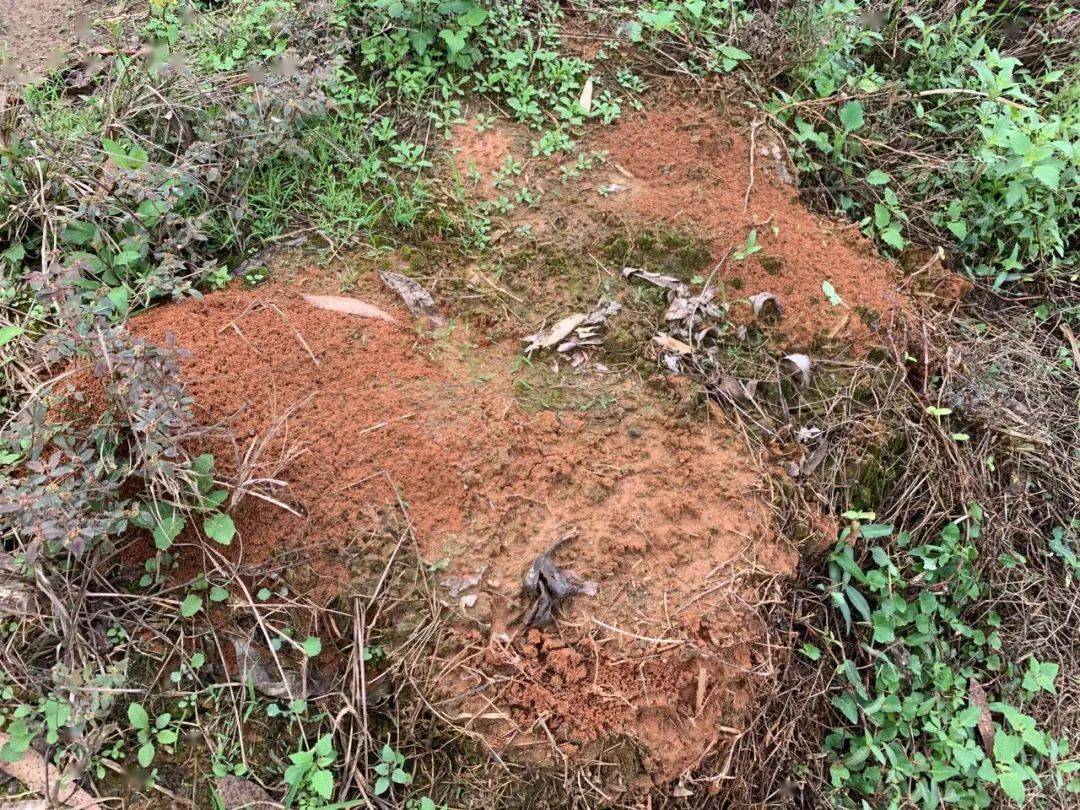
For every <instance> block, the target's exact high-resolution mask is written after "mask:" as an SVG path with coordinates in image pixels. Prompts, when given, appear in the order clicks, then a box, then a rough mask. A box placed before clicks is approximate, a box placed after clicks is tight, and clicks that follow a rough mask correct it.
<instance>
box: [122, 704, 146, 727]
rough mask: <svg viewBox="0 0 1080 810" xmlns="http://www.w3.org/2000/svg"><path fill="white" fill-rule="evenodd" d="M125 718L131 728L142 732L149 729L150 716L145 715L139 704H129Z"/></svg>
mask: <svg viewBox="0 0 1080 810" xmlns="http://www.w3.org/2000/svg"><path fill="white" fill-rule="evenodd" d="M127 716H128V722H129V723H131V727H132V728H136V729H142V730H145V729H148V728H150V716H149V715H148V714H147V713H146V709H144V708H143V707H142V704H141V703H129V704H128V708H127Z"/></svg>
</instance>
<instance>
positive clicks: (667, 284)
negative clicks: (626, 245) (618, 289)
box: [622, 267, 686, 292]
mask: <svg viewBox="0 0 1080 810" xmlns="http://www.w3.org/2000/svg"><path fill="white" fill-rule="evenodd" d="M622 275H623V278H640V279H644V280H645V281H647V282H649V283H650V284H655V285H656V286H657V287H663V288H664V289H667V290H671V291H673V292H679V291H680V288H682V289H686V285H685V284H683V283H682V282H681V281H679V280H678V279H677V278H675V277H674V276H662V275H660V274H659V273H652V272H650V271H648V270H642V269H641V268H639V267H624V268H623V269H622Z"/></svg>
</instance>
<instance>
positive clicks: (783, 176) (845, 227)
mask: <svg viewBox="0 0 1080 810" xmlns="http://www.w3.org/2000/svg"><path fill="white" fill-rule="evenodd" d="M452 135H453V138H452V140H451V144H450V159H451V161H452V164H453V166H454V168H455V170H456V171H457V173H458V175H459V176H461V177H462V178H464V180H463V182H464V185H465V188H466V191H467V192H468V193H469V195H470V196H471V197H472V198H473V199H475V200H479V201H481V204H487V205H489V206H491V205H492V204H493V203H494V202H495V201H497V200H500V199H501V200H502V202H503V206H504V207H505V206H506V205H508V204H509V200H510V198H511V197H513V196H514V192H515V190H517V191H519V192H522V193H526V192H527V194H528V199H529V200H530V202H529V204H528V205H527V206H521V205H518V206H515V207H514V208H513V210H512V211H511V212H510V213H509V214H508V215H507V217H506V219H505V223H504V224H505V226H506V227H508V228H511V229H514V230H516V231H519V232H527V233H528V234H530V235H532V236H533V237H534V238H536V239H538V240H539V241H540V242H542V243H543V242H550V243H564V242H566V241H567V240H574V239H580V240H582V241H584V242H585V243H586V244H587V243H588V241H589V236H590V234H593V233H595V232H597V231H600V232H603V233H609V232H610V231H611V228H612V223H613V222H617V223H620V224H622V225H623V226H624V227H625V228H626V230H627V232H629V233H637V232H641V231H643V230H647V229H653V228H656V227H658V226H663V227H666V228H671V229H678V230H680V231H686V232H688V233H692V234H694V235H695V236H696V237H698V238H699V239H700V240H701V241H702V242H703V244H705V245H706V246H707V251H708V258H707V266H705V267H703V268H702V271H701V274H702V275H703V276H705V277H707V278H708V279H709V280H710V281H712V282H714V283H718V284H722V285H723V287H724V289H725V291H726V296H727V298H728V300H729V301H731V302H733V303H735V302H740V303H741V304H742V309H741V313H742V314H743V315H745V314H746V313H747V311H748V307H747V306H746V305H745V301H746V300H747V299H750V298H751V297H753V296H756V295H759V294H761V293H771V294H773V295H775V296H776V300H777V302H778V304H779V306H780V307H781V308H782V311H783V317H782V318H781V320H780V323H779V328H778V329H777V330H776V337H777V338H778V339H780V342H781V343H782V344H783V345H784V346H786V347H787V348H788V349H789V350H791V351H811V350H813V349H816V348H818V347H822V346H826V345H830V344H835V345H836V347H837V348H839V349H841V350H850V351H851V352H852V353H853V354H854V355H859V354H863V353H865V351H866V350H867V349H868V348H870V347H871V346H873V345H875V344H881V343H884V342H886V334H887V332H888V331H889V329H890V328H891V327H892V326H893V325H894V323H895V322H896V321H897V320H898V319H899V318H900V317H902V316H903V315H904V313H905V312H906V310H907V308H908V305H907V302H906V299H905V295H904V294H903V292H902V291H901V289H900V287H899V277H898V273H897V268H896V267H895V265H894V264H893V263H891V262H889V261H887V260H884V259H882V258H881V257H879V256H877V255H875V252H874V247H873V244H872V243H871V242H870V241H869V240H868V239H866V238H865V237H863V236H862V235H861V234H860V233H859V231H858V227H857V226H854V225H851V224H850V223H839V222H834V221H830V220H829V219H826V218H823V217H819V216H815V215H814V214H812V213H811V212H810V211H808V210H807V208H806V207H805V206H804V205H803V203H802V202H801V201H800V200H799V195H798V190H797V188H796V187H795V170H794V167H793V166H792V165H791V161H790V159H789V158H788V156H787V154H786V152H785V150H784V148H783V142H782V140H781V139H780V138H779V137H777V135H776V134H775V133H774V132H772V131H771V130H770V129H769V128H768V127H767V126H764V125H762V124H761V122H752V123H751V122H747V123H745V124H743V125H737V124H736V123H735V122H733V121H732V120H731V114H730V113H729V112H726V111H725V110H723V109H718V108H716V107H714V106H712V105H710V104H701V103H697V102H695V103H690V102H687V101H686V100H683V99H679V98H678V97H667V96H663V95H661V96H660V97H659V99H658V100H657V101H655V102H654V104H653V105H652V106H651V107H650V109H647V110H643V111H641V112H636V113H631V114H628V115H626V116H625V117H624V118H621V119H620V120H618V121H616V122H615V123H614V124H611V125H609V126H598V127H596V128H595V130H594V131H593V132H592V133H591V134H590V135H589V136H588V137H586V138H585V139H583V141H582V143H581V145H580V147H579V149H578V151H577V152H576V155H577V156H576V157H568V158H566V159H565V160H564V161H563V163H562V165H561V166H553V165H552V164H551V163H550V162H545V161H536V160H530V159H529V157H528V156H529V154H530V152H531V150H532V149H533V147H532V146H531V145H530V143H531V136H530V133H529V132H527V131H526V130H524V129H523V128H520V127H514V126H513V125H512V124H506V123H499V124H496V125H493V126H491V125H489V126H482V125H478V124H477V123H476V122H475V119H474V120H473V121H470V122H466V123H464V124H460V125H458V126H456V127H455V128H454V129H453V131H452ZM496 208H497V206H496ZM495 235H499V232H498V231H496V234H495ZM826 290H829V291H828V292H826ZM739 314H740V311H739V310H733V311H732V315H733V316H734V317H738V315H739Z"/></svg>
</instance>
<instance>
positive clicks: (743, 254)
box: [731, 228, 763, 262]
mask: <svg viewBox="0 0 1080 810" xmlns="http://www.w3.org/2000/svg"><path fill="white" fill-rule="evenodd" d="M762 250H763V248H762V247H761V245H759V244H758V241H757V228H751V229H750V233H749V235H748V236H747V237H746V244H745V245H743V246H742V247H741V248H738V249H736V250H735V252H734V253H732V254H731V256H732V258H734V259H735V261H737V262H741V261H745V260H746V259H747V258H749V257H750V256H753V255H754V254H755V253H760V252H761V251H762Z"/></svg>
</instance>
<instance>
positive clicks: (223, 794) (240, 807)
mask: <svg viewBox="0 0 1080 810" xmlns="http://www.w3.org/2000/svg"><path fill="white" fill-rule="evenodd" d="M214 786H215V787H216V788H217V792H218V796H219V797H220V798H221V803H222V804H223V805H225V810H270V808H277V807H281V804H279V803H278V802H275V801H274V800H273V799H271V798H270V796H268V795H267V793H266V791H265V790H263V789H262V788H261V787H259V786H258V785H256V784H255V783H254V782H249V781H248V780H247V779H241V778H240V777H239V776H220V777H218V778H217V779H215V780H214Z"/></svg>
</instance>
